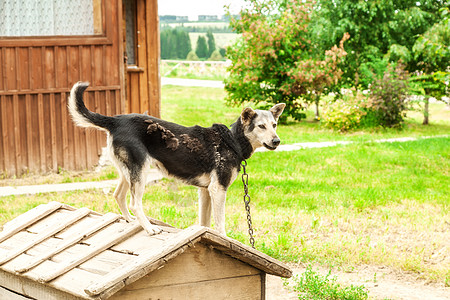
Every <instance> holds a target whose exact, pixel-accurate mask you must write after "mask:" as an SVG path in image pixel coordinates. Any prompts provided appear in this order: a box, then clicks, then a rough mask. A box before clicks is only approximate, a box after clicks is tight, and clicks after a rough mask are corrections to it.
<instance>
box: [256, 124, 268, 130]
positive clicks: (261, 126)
mask: <svg viewBox="0 0 450 300" xmlns="http://www.w3.org/2000/svg"><path fill="white" fill-rule="evenodd" d="M258 127H259V128H261V129H266V125H262V124H261V125H258Z"/></svg>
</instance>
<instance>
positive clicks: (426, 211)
mask: <svg viewBox="0 0 450 300" xmlns="http://www.w3.org/2000/svg"><path fill="white" fill-rule="evenodd" d="M162 95H163V101H162V108H163V110H162V117H163V118H165V119H168V120H172V121H176V122H178V123H181V124H184V125H188V126H190V125H194V124H199V125H202V126H209V125H210V124H211V123H214V122H219V123H224V124H227V125H229V124H231V123H232V122H234V121H235V119H236V118H237V116H238V115H239V112H240V110H241V109H240V108H229V107H227V106H226V105H225V104H224V102H223V98H224V92H223V91H222V90H221V89H207V88H185V87H170V86H166V87H163V89H162ZM431 108H432V111H431V117H430V120H431V125H429V126H422V125H420V115H417V114H416V113H411V114H410V115H411V117H410V118H408V119H407V122H406V125H405V127H404V128H403V129H402V130H391V129H389V130H387V129H386V130H377V131H368V130H366V131H357V132H352V133H348V134H341V133H336V132H333V131H331V130H329V129H326V128H323V127H322V126H321V125H320V123H315V122H312V121H310V120H307V121H306V122H300V123H293V122H291V123H288V124H287V125H280V127H279V134H280V137H281V139H282V142H284V143H293V142H311V141H329V140H352V141H356V142H361V143H354V144H350V145H345V146H336V147H329V148H316V149H304V150H299V151H291V152H262V153H255V154H254V155H253V156H252V158H251V159H250V160H249V161H248V165H249V166H248V173H249V176H250V179H249V190H250V195H251V199H252V201H251V210H252V218H253V224H254V230H255V240H256V248H257V249H259V250H261V251H263V252H266V253H267V254H269V255H271V256H274V257H276V258H278V259H281V260H283V261H286V262H307V263H311V262H314V263H317V264H321V265H325V266H335V267H336V266H337V267H340V268H344V269H349V270H350V269H351V268H353V267H356V266H359V265H364V264H369V265H377V266H385V267H386V268H391V269H394V270H397V271H402V272H411V273H414V274H416V275H417V277H420V278H424V279H426V280H429V281H431V282H438V283H442V284H446V285H447V286H448V285H450V253H449V252H450V239H449V238H448V232H449V231H450V223H449V220H450V213H449V206H450V200H449V197H448V189H449V186H450V177H449V170H450V137H449V136H448V134H449V133H450V110H448V109H447V108H445V106H444V105H443V104H439V103H436V104H432V106H431ZM442 135H447V137H442ZM404 136H413V137H421V136H437V137H435V138H430V139H418V140H417V141H410V142H402V143H400V142H394V143H375V142H372V141H373V140H376V139H381V138H392V137H404ZM363 142H364V143H363ZM111 172H112V171H111V169H107V170H106V171H103V173H101V176H103V177H104V178H111V177H114V176H111ZM67 174H70V173H67V172H66V173H64V172H63V176H64V178H66V179H67V178H68V175H67ZM105 174H106V175H105ZM89 176H90V177H88V178H92V172H91V173H90V174H89ZM99 176H100V175H99ZM81 177H83V176H81ZM21 180H26V178H25V179H18V180H16V181H15V182H18V183H20V182H21ZM0 184H1V182H0ZM105 192H106V193H104V192H99V191H98V190H91V191H78V192H68V193H51V194H41V195H34V196H17V197H2V198H0V224H2V223H4V222H6V221H7V220H10V219H12V218H13V217H15V216H17V215H19V214H21V213H23V212H25V211H27V210H28V209H30V208H32V207H34V206H36V205H37V204H40V203H47V202H49V201H60V202H64V203H67V204H70V205H74V206H76V207H82V206H87V207H89V208H91V209H94V210H97V211H99V212H109V211H113V212H118V208H117V205H116V204H115V202H114V199H113V197H112V191H105ZM242 197H243V188H242V182H241V181H240V180H239V178H238V180H236V181H235V182H234V184H233V185H232V186H231V187H230V189H229V191H228V197H227V208H226V209H227V215H226V221H227V230H228V232H227V233H228V235H229V236H231V237H233V238H236V239H238V240H240V241H241V242H244V243H248V237H247V227H246V226H247V223H246V219H245V211H244V206H243V203H242ZM143 202H144V207H145V210H146V212H147V214H148V215H150V216H152V217H155V218H158V219H161V220H163V221H165V222H168V223H171V224H173V225H174V226H177V227H182V228H185V227H188V226H190V225H192V224H195V223H197V222H198V218H197V210H198V207H197V191H196V189H195V188H193V187H190V186H185V185H183V184H181V183H179V182H177V181H175V180H172V179H164V180H162V181H161V182H159V183H158V184H156V185H153V186H149V187H147V190H146V193H145V196H144V198H143Z"/></svg>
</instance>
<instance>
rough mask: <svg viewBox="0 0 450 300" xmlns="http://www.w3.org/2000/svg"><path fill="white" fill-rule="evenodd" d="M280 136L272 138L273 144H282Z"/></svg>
mask: <svg viewBox="0 0 450 300" xmlns="http://www.w3.org/2000/svg"><path fill="white" fill-rule="evenodd" d="M280 142H281V141H280V138H278V137H276V138H274V139H273V140H272V144H273V145H274V146H278V145H279V144H280Z"/></svg>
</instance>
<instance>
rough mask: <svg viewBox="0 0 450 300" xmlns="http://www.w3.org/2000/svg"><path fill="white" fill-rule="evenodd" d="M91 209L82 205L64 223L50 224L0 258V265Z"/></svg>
mask: <svg viewBox="0 0 450 300" xmlns="http://www.w3.org/2000/svg"><path fill="white" fill-rule="evenodd" d="M90 212H91V210H90V209H89V208H86V207H83V208H80V209H79V210H77V211H76V212H75V213H73V214H71V215H70V216H69V217H68V218H67V219H66V220H65V221H64V223H60V224H55V226H52V228H50V230H49V231H46V232H43V233H41V234H38V235H37V236H36V237H35V238H34V239H32V240H31V241H29V242H28V243H26V244H25V245H22V246H21V247H19V248H16V249H14V251H12V252H11V253H8V255H7V256H6V257H4V258H2V259H0V265H2V264H4V263H5V262H7V261H10V260H11V259H13V258H14V257H16V256H19V255H20V254H21V253H23V252H25V251H27V250H28V249H30V248H31V247H34V246H35V245H36V244H38V243H40V242H42V241H43V240H45V239H47V238H49V237H51V236H53V235H54V234H56V233H57V232H59V231H61V230H63V229H64V228H66V227H68V226H70V225H72V223H74V222H76V221H78V220H79V219H81V218H84V217H85V216H87V215H88V214H89V213H90Z"/></svg>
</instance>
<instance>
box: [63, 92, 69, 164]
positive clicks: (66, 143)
mask: <svg viewBox="0 0 450 300" xmlns="http://www.w3.org/2000/svg"><path fill="white" fill-rule="evenodd" d="M68 117H69V116H68V111H67V94H66V93H61V131H62V139H61V142H62V153H63V163H62V166H63V168H65V169H68V168H69V136H68V128H67V127H68V122H69V121H70V120H68V119H70V117H69V118H68Z"/></svg>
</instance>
